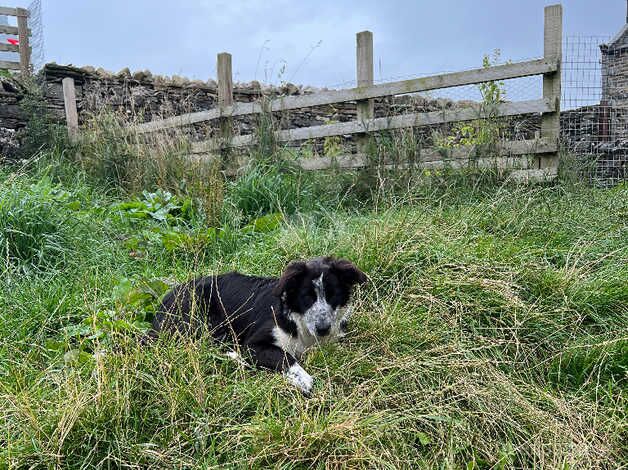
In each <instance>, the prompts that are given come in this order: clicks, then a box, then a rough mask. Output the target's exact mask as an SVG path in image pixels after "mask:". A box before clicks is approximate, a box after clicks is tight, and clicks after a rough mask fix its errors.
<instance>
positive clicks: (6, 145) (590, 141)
mask: <svg viewBox="0 0 628 470" xmlns="http://www.w3.org/2000/svg"><path fill="white" fill-rule="evenodd" d="M64 77H72V78H73V79H74V81H75V85H76V94H77V106H78V110H79V122H80V123H81V124H84V123H85V121H86V120H88V119H89V118H90V117H91V116H95V115H97V114H98V113H99V112H101V111H102V110H103V109H104V108H108V109H111V110H114V111H116V112H118V113H121V114H123V115H126V116H128V118H129V119H130V120H133V121H136V122H144V121H150V120H152V119H158V118H161V117H168V116H173V115H179V114H183V113H188V112H194V111H201V110H206V109H210V108H212V107H214V106H216V102H217V92H216V83H215V82H214V81H213V80H209V81H208V82H200V81H191V80H187V79H184V78H179V77H173V78H170V79H166V78H163V77H159V76H152V75H151V74H150V73H149V72H136V73H134V74H131V73H130V72H129V71H128V70H127V69H125V70H123V71H121V72H120V73H117V74H112V73H109V72H106V71H104V70H95V69H93V68H90V67H86V68H76V67H68V66H60V65H56V64H48V65H46V66H45V67H44V69H43V70H42V71H41V72H40V74H39V76H38V77H37V80H38V83H39V87H40V89H41V90H42V92H43V103H44V105H45V108H46V111H47V112H48V114H49V115H50V116H52V118H53V119H54V120H56V121H57V122H59V123H63V122H64V119H65V118H64V106H63V91H62V85H61V81H62V79H63V78H64ZM317 91H320V90H316V89H313V88H307V87H299V86H296V85H292V84H286V85H284V86H280V87H269V86H262V85H260V84H259V83H257V82H251V83H243V84H235V86H234V99H235V101H237V102H251V101H255V100H259V99H260V98H262V97H263V96H267V97H276V96H280V95H284V96H290V95H300V94H307V93H315V92H317ZM25 96H26V88H25V87H24V86H23V85H21V84H20V82H18V81H16V80H14V79H11V78H5V77H0V157H4V158H5V159H6V158H13V157H15V156H16V155H17V154H18V149H19V135H20V130H21V129H23V128H24V127H25V126H26V119H27V117H26V113H24V112H23V110H22V109H21V104H22V103H23V100H24V97H25ZM472 105H474V103H472V102H460V101H459V102H453V101H449V100H443V99H429V98H424V97H418V96H412V97H410V96H402V97H396V98H394V99H378V100H375V115H376V116H377V117H381V116H387V115H394V114H399V113H407V112H428V111H435V110H442V109H448V108H452V107H462V106H472ZM601 109H602V108H601V107H599V106H591V107H585V108H580V109H577V110H571V111H567V112H563V113H562V114H561V137H562V140H563V144H564V145H565V146H566V147H567V148H568V149H570V150H571V151H573V152H575V153H576V154H578V155H581V156H582V158H584V159H589V160H590V161H594V162H596V165H597V168H598V169H599V171H598V170H596V174H597V177H599V178H604V177H609V178H613V179H625V178H626V149H627V147H628V110H625V109H623V110H622V109H615V108H611V110H610V113H611V114H610V115H609V117H608V118H605V119H607V121H608V123H607V125H608V126H610V127H609V129H611V130H612V135H609V136H607V137H604V138H602V137H601V133H602V132H601V124H600V116H602V114H601V112H600V110H601ZM604 116H606V115H604ZM276 118H277V122H279V124H280V126H281V127H282V128H292V127H305V126H313V125H319V124H323V123H325V122H329V121H335V122H344V121H350V120H354V119H355V118H356V106H355V103H339V104H335V105H328V106H318V107H315V108H306V109H299V110H291V111H288V112H282V113H277V115H276ZM509 124H510V125H509V127H510V133H511V134H512V136H511V138H514V139H521V138H530V137H531V136H532V135H534V131H535V130H538V127H539V119H538V116H528V117H521V118H518V119H517V120H510V121H509ZM234 125H235V133H236V134H237V133H242V134H248V133H251V132H252V131H253V130H254V127H255V117H251V116H248V117H242V118H238V119H236V120H235V123H234ZM439 129H440V130H441V131H442V132H443V133H445V134H446V133H447V132H448V127H446V126H441V127H440V128H439ZM214 130H215V127H212V126H207V125H205V124H201V125H195V126H191V127H190V128H189V129H188V131H189V133H190V135H191V136H192V138H193V139H198V140H200V139H206V138H207V137H208V136H211V135H212V133H213V132H214ZM433 130H434V129H430V128H421V129H420V130H419V131H417V132H416V134H419V135H422V136H423V137H424V138H425V139H429V138H430V137H431V136H430V134H431V132H432V131H433ZM607 132H610V131H607ZM345 140H346V141H349V143H350V142H351V139H350V138H348V139H345ZM319 144H320V143H319ZM427 145H429V142H428V144H427Z"/></svg>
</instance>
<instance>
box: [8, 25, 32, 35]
mask: <svg viewBox="0 0 628 470" xmlns="http://www.w3.org/2000/svg"><path fill="white" fill-rule="evenodd" d="M0 34H11V35H13V36H17V35H18V28H17V26H7V25H5V24H0ZM28 34H29V35H32V31H31V30H30V28H29V30H28Z"/></svg>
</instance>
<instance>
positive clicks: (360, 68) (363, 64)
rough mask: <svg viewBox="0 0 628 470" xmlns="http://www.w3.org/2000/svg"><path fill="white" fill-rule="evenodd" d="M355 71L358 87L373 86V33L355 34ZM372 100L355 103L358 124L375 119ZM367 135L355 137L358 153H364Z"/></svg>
mask: <svg viewBox="0 0 628 470" xmlns="http://www.w3.org/2000/svg"><path fill="white" fill-rule="evenodd" d="M356 70H357V82H358V87H363V86H369V85H372V84H373V33H372V32H370V31H362V32H360V33H357V34H356ZM373 108H374V106H373V100H372V99H370V100H360V101H358V102H357V118H358V122H360V123H364V122H365V121H368V120H370V119H373V118H374V117H375V113H374V109H373ZM368 139H369V137H368V134H361V135H359V136H357V137H356V146H357V151H358V153H366V150H367V143H368Z"/></svg>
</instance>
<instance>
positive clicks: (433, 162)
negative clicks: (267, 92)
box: [64, 5, 562, 179]
mask: <svg viewBox="0 0 628 470" xmlns="http://www.w3.org/2000/svg"><path fill="white" fill-rule="evenodd" d="M561 43H562V6H561V5H552V6H548V7H546V8H545V29H544V56H543V57H542V58H539V59H534V60H527V61H524V62H517V63H509V64H505V65H497V66H492V67H486V68H480V69H474V70H468V71H464V72H456V73H448V74H443V75H435V76H429V77H423V78H415V79H412V80H403V81H396V82H390V83H382V84H377V85H375V84H374V83H373V35H372V33H371V32H369V31H364V32H361V33H358V34H357V51H356V52H357V53H356V57H357V87H355V88H350V89H342V90H333V91H325V92H320V93H315V94H307V95H300V96H287V97H280V98H277V99H274V100H272V101H270V102H269V103H266V104H262V103H256V102H253V103H235V102H234V101H233V81H232V73H231V55H230V54H228V53H221V54H218V60H217V68H218V74H217V75H218V77H217V78H218V107H217V108H214V109H210V110H207V111H201V112H195V113H189V114H183V115H179V116H174V117H170V118H167V119H159V120H154V121H151V122H147V123H143V124H139V125H135V126H132V127H130V128H129V133H134V134H143V133H149V132H155V131H159V130H164V129H170V128H175V127H180V126H187V125H191V124H195V123H200V122H207V121H216V120H218V121H219V123H220V129H221V138H219V139H214V140H212V141H203V142H195V143H193V144H192V145H191V152H192V154H193V155H194V156H196V157H197V158H198V157H200V158H206V157H209V158H216V156H217V154H220V153H221V152H223V153H224V152H225V151H226V150H228V149H230V148H239V147H246V146H250V145H254V144H255V143H256V137H255V136H254V135H238V136H233V135H232V125H231V119H232V118H234V117H238V116H248V115H255V114H260V113H264V112H277V111H284V110H295V109H300V108H306V107H312V106H321V105H329V104H334V103H343V102H356V103H357V120H355V121H351V122H342V123H336V124H326V125H319V126H311V127H304V128H296V129H288V130H280V131H277V132H276V133H275V138H276V140H277V141H278V142H293V141H303V140H307V139H316V138H324V137H332V136H348V135H354V136H355V139H356V143H357V153H356V154H351V155H344V156H339V157H333V158H330V157H319V158H308V159H302V160H300V161H299V162H300V165H301V167H302V168H304V169H306V170H320V169H326V168H330V167H336V168H338V167H339V168H347V169H349V168H360V167H363V166H365V165H366V164H367V158H366V156H365V154H364V145H365V139H366V138H367V135H368V133H370V132H378V131H384V130H392V129H403V128H409V127H419V126H427V125H435V124H445V123H451V122H458V121H471V120H476V119H479V118H488V117H490V118H494V117H507V116H517V115H529V114H540V115H541V131H540V133H537V134H536V136H535V138H534V139H529V140H517V141H507V142H502V143H501V145H499V148H498V154H499V155H498V156H499V157H500V158H499V161H497V160H496V159H495V158H476V159H473V162H474V164H475V165H480V166H481V165H485V166H493V165H497V166H499V167H500V168H506V167H513V166H516V167H518V168H519V170H517V171H516V172H513V174H514V173H516V174H517V177H519V178H524V179H525V178H534V179H539V178H541V179H551V178H553V177H554V176H555V175H556V171H557V167H558V153H557V152H558V137H559V131H560V127H559V126H560V119H559V118H560V76H561V74H560V69H561ZM533 75H543V95H542V98H541V99H538V100H531V101H520V102H504V103H499V104H497V105H496V106H495V107H494V108H495V109H491V110H490V111H483V110H482V109H480V110H478V109H475V108H461V109H451V110H443V111H435V112H425V113H410V114H401V115H397V116H391V117H383V118H375V117H374V110H373V99H374V98H381V97H387V96H395V95H403V94H410V93H418V92H425V91H429V90H436V89H442V88H450V87H457V86H462V85H472V84H478V83H485V82H492V81H497V80H508V79H513V78H519V77H528V76H533ZM68 80H71V79H68ZM64 85H65V84H64ZM71 88H72V90H68V93H72V91H73V87H71ZM64 90H66V87H65V86H64ZM68 106H69V107H70V109H71V108H72V107H74V110H75V109H76V105H75V104H73V99H70V100H68V99H67V95H66V109H67V108H68ZM74 112H75V111H74ZM68 119H72V122H70V121H68V124H69V125H70V126H71V127H70V129H71V134H75V133H76V126H77V122H76V117H75V115H74V117H72V116H71V115H69V116H68ZM474 151H475V149H474V148H472V147H468V146H467V147H458V148H454V149H450V150H448V155H446V157H447V159H448V160H451V162H448V163H447V162H444V157H443V150H442V149H421V150H420V152H419V153H420V157H419V158H417V161H418V162H419V164H420V165H421V166H424V167H439V166H444V165H451V166H453V167H462V166H465V165H466V164H468V162H469V156H470V155H472V154H473V152H474ZM522 156H533V158H527V159H526V158H521V157H522ZM380 163H382V164H386V162H380ZM397 167H398V165H397Z"/></svg>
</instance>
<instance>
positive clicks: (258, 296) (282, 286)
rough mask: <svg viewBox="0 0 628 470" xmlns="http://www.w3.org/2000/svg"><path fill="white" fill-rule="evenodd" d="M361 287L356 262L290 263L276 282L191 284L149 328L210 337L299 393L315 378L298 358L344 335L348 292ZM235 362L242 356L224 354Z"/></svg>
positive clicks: (222, 279)
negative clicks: (274, 373) (247, 356)
mask: <svg viewBox="0 0 628 470" xmlns="http://www.w3.org/2000/svg"><path fill="white" fill-rule="evenodd" d="M365 282H366V275H365V274H364V273H363V272H362V271H360V270H359V269H358V268H357V267H356V266H355V265H354V264H353V263H351V262H350V261H347V260H343V259H335V258H332V257H321V258H315V259H312V260H309V261H293V262H292V263H290V264H289V265H288V266H287V268H286V269H285V271H284V272H283V274H282V275H281V277H280V278H278V279H277V278H264V277H254V276H247V275H244V274H240V273H237V272H231V273H228V274H222V275H218V276H207V277H201V278H198V279H195V280H193V281H190V282H188V283H185V284H181V285H179V286H177V287H175V288H174V289H173V290H172V291H171V292H170V293H168V294H167V295H166V297H164V299H163V301H162V304H161V308H160V309H159V312H158V313H157V315H156V316H155V319H154V320H153V324H152V331H151V333H150V335H151V336H156V335H157V334H158V333H159V332H161V331H170V332H176V333H179V334H185V335H192V336H200V335H201V334H202V333H204V332H207V333H209V334H211V335H212V336H213V337H214V338H216V339H217V340H219V341H221V342H227V343H231V344H233V345H234V346H235V348H236V350H238V349H240V348H241V349H242V350H244V351H246V352H248V353H249V354H250V357H251V360H252V362H253V364H254V365H256V366H257V367H261V368H265V369H271V370H274V371H277V372H281V373H283V374H284V375H285V376H286V378H287V379H288V381H289V382H290V383H292V384H293V385H295V386H296V387H298V388H299V389H300V390H301V391H302V392H303V393H304V394H306V395H309V394H310V393H311V391H312V382H313V379H312V377H311V376H310V375H309V374H308V373H307V372H306V371H305V370H304V369H303V368H302V367H301V366H300V365H299V363H298V362H297V360H299V359H301V358H302V357H303V354H304V353H305V352H306V351H307V350H309V349H310V348H311V347H313V346H315V345H316V344H320V343H324V342H329V341H333V340H335V339H338V338H339V337H341V336H343V335H344V334H345V332H346V328H347V322H348V320H349V317H350V315H351V308H350V304H349V301H350V298H351V291H352V289H353V287H354V286H355V285H356V284H363V283H365ZM229 356H230V357H232V358H234V359H238V360H240V356H239V355H238V354H237V353H235V352H231V353H229Z"/></svg>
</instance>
